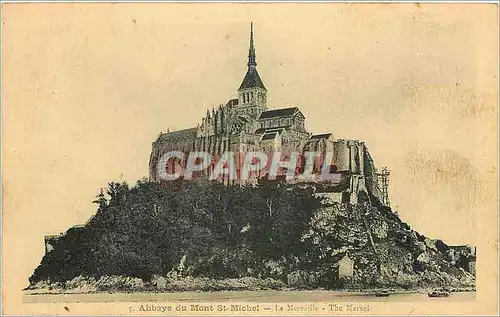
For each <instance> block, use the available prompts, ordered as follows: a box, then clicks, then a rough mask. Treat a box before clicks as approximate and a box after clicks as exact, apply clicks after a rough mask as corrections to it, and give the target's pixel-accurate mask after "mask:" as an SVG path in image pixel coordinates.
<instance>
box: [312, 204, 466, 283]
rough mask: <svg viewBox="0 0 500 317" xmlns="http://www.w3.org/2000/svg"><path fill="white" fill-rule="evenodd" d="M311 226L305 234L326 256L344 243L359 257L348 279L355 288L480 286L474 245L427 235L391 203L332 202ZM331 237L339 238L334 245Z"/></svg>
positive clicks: (354, 255) (333, 239) (353, 254)
mask: <svg viewBox="0 0 500 317" xmlns="http://www.w3.org/2000/svg"><path fill="white" fill-rule="evenodd" d="M311 228H312V229H311V232H309V233H308V234H307V235H305V236H304V238H308V239H312V241H314V243H315V244H317V245H318V247H320V248H322V249H323V250H324V252H325V253H324V255H323V256H324V257H325V258H329V254H328V253H329V252H330V250H331V249H339V248H343V249H344V250H345V252H347V253H348V254H349V255H350V257H351V258H352V259H354V261H355V266H354V269H355V274H354V278H353V279H352V281H350V283H348V284H347V285H350V286H351V287H359V288H363V287H366V285H378V286H392V287H402V288H416V287H424V286H438V285H439V286H442V285H446V286H451V287H473V286H474V285H475V277H474V274H475V271H474V268H475V253H474V252H473V251H471V250H473V248H470V247H469V248H465V247H449V246H447V245H446V244H445V243H444V242H443V241H441V240H432V239H429V238H426V237H424V236H422V235H420V234H419V233H418V232H416V231H414V230H412V229H411V228H410V227H409V226H408V225H407V224H406V223H404V222H403V221H402V220H401V219H400V218H399V217H398V216H397V215H396V214H395V213H393V212H392V211H391V210H390V209H389V208H388V207H378V208H376V207H373V206H370V205H369V204H367V203H365V204H358V205H355V206H352V205H345V204H344V205H343V204H333V205H332V204H330V205H329V206H328V207H326V208H324V209H322V210H321V211H320V212H318V213H317V214H316V216H315V218H313V221H312V223H311ZM320 236H321V237H322V239H321V240H319V239H318V238H319V237H320ZM326 241H335V242H336V243H331V244H330V245H329V246H328V244H327V245H325V242H326ZM332 258H333V257H332ZM326 265H327V264H326Z"/></svg>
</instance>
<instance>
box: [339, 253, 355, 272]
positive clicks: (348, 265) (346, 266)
mask: <svg viewBox="0 0 500 317" xmlns="http://www.w3.org/2000/svg"><path fill="white" fill-rule="evenodd" d="M338 264H339V278H352V277H354V261H353V260H351V259H350V258H349V256H348V255H347V254H346V255H344V257H343V258H342V259H340V261H339V262H338Z"/></svg>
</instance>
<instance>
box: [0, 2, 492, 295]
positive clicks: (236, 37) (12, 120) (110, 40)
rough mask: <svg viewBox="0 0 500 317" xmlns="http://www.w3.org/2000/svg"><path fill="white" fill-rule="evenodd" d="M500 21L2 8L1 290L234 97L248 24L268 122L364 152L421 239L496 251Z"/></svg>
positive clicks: (340, 10)
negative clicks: (156, 155)
mask: <svg viewBox="0 0 500 317" xmlns="http://www.w3.org/2000/svg"><path fill="white" fill-rule="evenodd" d="M497 19H498V17H497V8H496V7H495V5H492V4H397V5H396V4H307V5H306V4H270V3H266V4H210V5H208V4H166V3H163V4H161V3H160V4H155V3H149V4H128V3H127V4H125V3H121V4H116V3H115V4H105V3H99V4H96V3H95V4H88V3H87V4H68V3H66V4H54V3H45V4H38V3H37V4H35V3H30V4H7V5H6V4H4V5H3V10H2V24H3V25H2V46H3V47H2V61H3V65H2V67H3V73H2V75H3V76H2V77H3V81H2V91H3V94H2V119H3V124H2V138H3V144H2V151H3V159H2V169H3V180H2V184H3V206H4V208H3V234H4V240H3V253H4V254H8V255H9V259H8V261H7V262H5V261H6V260H5V259H4V264H5V266H4V274H5V272H7V273H9V274H10V275H11V276H16V278H15V279H14V278H13V277H12V278H10V279H9V277H4V283H7V284H8V283H12V285H18V286H19V287H25V286H26V285H27V284H26V283H27V279H28V277H29V276H30V275H31V274H32V272H33V270H34V269H35V267H36V266H37V265H38V263H39V262H40V260H41V258H42V256H43V253H44V244H43V237H44V235H47V234H57V233H60V232H64V231H66V230H67V229H68V228H69V227H71V226H73V225H76V224H82V223H85V221H87V219H88V218H89V217H90V216H91V215H92V214H94V213H95V211H96V206H95V205H93V204H92V201H93V199H94V197H95V195H97V194H98V192H99V189H100V188H102V187H106V186H107V183H108V182H111V181H127V182H129V183H130V184H134V183H135V182H136V181H137V180H139V179H140V178H142V177H145V176H147V175H148V161H149V154H150V151H151V143H152V142H153V141H154V140H155V139H156V137H157V136H158V134H159V133H160V132H162V131H166V130H167V129H169V130H170V131H173V130H176V129H182V128H190V127H194V126H196V124H197V123H199V122H200V121H201V118H202V116H203V115H204V114H205V112H206V110H207V109H211V108H212V107H213V106H218V105H219V104H223V103H226V102H227V101H228V100H229V99H231V98H235V97H236V96H237V89H238V87H239V85H240V83H241V80H242V79H243V76H244V75H245V72H246V62H247V56H248V40H249V27H250V22H251V21H253V23H254V33H255V48H256V54H257V64H258V66H257V69H258V71H259V74H260V76H261V78H262V80H263V82H264V84H265V85H266V88H267V89H268V107H269V108H270V109H277V108H284V107H291V106H297V107H299V108H300V110H301V111H302V112H303V114H304V115H305V117H306V127H307V129H308V130H309V131H310V132H313V133H324V132H332V133H333V135H334V136H335V137H336V138H348V139H357V140H362V141H364V142H365V143H366V145H367V146H368V149H369V151H370V153H371V154H372V156H373V158H374V160H375V163H376V165H377V166H378V167H382V166H387V167H388V168H389V170H390V171H391V177H390V186H389V194H390V200H391V206H392V207H393V208H394V209H395V210H396V211H397V212H398V214H399V215H400V216H401V218H402V219H403V220H404V221H406V222H407V223H408V224H409V225H410V226H412V227H413V228H414V229H415V230H417V231H419V232H420V233H422V234H424V235H426V236H428V237H431V238H440V239H443V240H444V241H445V242H446V243H449V244H466V243H468V244H475V245H481V244H482V245H484V246H485V247H486V246H488V247H491V246H492V245H495V246H497V240H496V239H493V238H491V237H492V235H487V233H488V232H489V233H493V232H495V233H496V227H493V226H492V223H493V224H494V223H496V222H497V214H496V206H497V152H498V147H497V138H498V134H497V115H498V114H497V98H498V89H497V85H498V78H497V69H498V60H497V56H498V27H497ZM495 237H496V235H495ZM9 274H7V275H9Z"/></svg>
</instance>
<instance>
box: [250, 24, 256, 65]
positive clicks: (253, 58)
mask: <svg viewBox="0 0 500 317" xmlns="http://www.w3.org/2000/svg"><path fill="white" fill-rule="evenodd" d="M255 66H257V62H256V61H255V47H254V45H253V22H250V49H249V50H248V68H250V67H255Z"/></svg>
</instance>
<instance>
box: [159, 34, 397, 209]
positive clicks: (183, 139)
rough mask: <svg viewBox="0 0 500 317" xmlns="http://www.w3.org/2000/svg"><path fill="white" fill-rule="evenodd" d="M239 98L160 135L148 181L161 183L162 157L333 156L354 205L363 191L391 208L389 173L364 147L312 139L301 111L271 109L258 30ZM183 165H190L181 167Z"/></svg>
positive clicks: (318, 137) (314, 136) (324, 137)
mask: <svg viewBox="0 0 500 317" xmlns="http://www.w3.org/2000/svg"><path fill="white" fill-rule="evenodd" d="M237 96H238V98H234V99H229V100H228V101H227V102H226V103H225V104H221V105H220V106H219V107H217V108H216V109H212V110H207V113H206V115H205V117H204V118H202V119H201V122H198V124H197V125H196V126H194V127H192V128H189V129H184V130H179V131H171V132H166V133H160V135H159V136H158V138H157V139H156V141H154V142H153V146H152V152H151V156H150V162H149V176H150V179H152V180H159V179H160V177H159V170H160V169H161V168H169V167H165V166H159V165H160V164H159V162H160V158H161V157H162V155H163V154H164V153H166V152H169V151H181V152H183V153H188V152H192V151H205V152H208V153H211V155H214V156H217V155H221V154H222V153H224V152H235V153H237V152H239V153H242V152H250V151H261V152H266V153H271V152H281V153H283V155H284V157H286V155H287V153H291V152H305V151H316V152H322V153H325V152H327V151H329V152H332V153H333V155H334V157H333V161H334V162H335V163H334V169H335V172H336V173H339V174H340V175H342V180H343V184H347V185H346V186H347V187H346V188H345V190H344V192H347V193H349V195H348V197H350V198H348V199H349V200H351V201H352V200H353V199H354V200H355V199H356V197H357V193H358V192H360V191H364V192H366V193H367V194H369V196H371V197H373V198H375V199H378V200H379V202H380V203H381V204H383V205H389V199H388V195H387V175H388V172H387V170H385V169H384V170H383V171H377V170H376V168H375V165H374V162H373V160H372V158H371V156H370V154H369V152H368V149H367V147H366V146H365V144H364V142H361V141H359V140H345V139H340V138H336V137H335V136H334V134H333V133H331V132H330V133H322V134H312V133H310V132H309V131H307V129H306V128H305V119H306V118H305V117H304V115H303V114H302V112H301V111H300V109H299V108H298V107H291V108H278V107H274V106H273V107H269V106H268V104H267V89H266V87H265V85H264V82H263V81H262V79H261V77H260V75H259V73H258V71H257V59H256V51H255V44H254V32H253V25H251V26H250V47H249V53H248V62H247V70H246V74H245V76H244V77H243V80H242V82H241V84H240V85H239V88H238V94H237ZM179 164H180V165H181V168H182V165H183V164H184V165H185V162H180V163H179ZM353 202H354V201H353Z"/></svg>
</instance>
